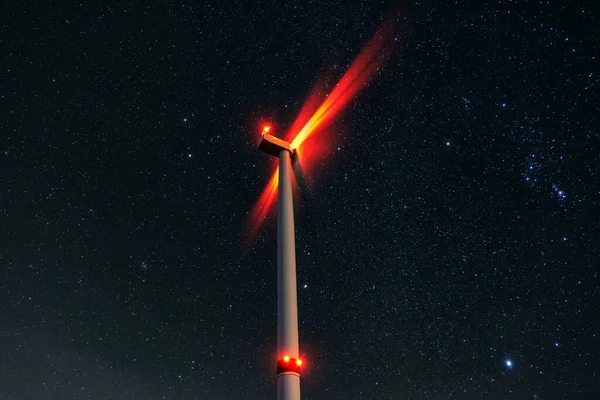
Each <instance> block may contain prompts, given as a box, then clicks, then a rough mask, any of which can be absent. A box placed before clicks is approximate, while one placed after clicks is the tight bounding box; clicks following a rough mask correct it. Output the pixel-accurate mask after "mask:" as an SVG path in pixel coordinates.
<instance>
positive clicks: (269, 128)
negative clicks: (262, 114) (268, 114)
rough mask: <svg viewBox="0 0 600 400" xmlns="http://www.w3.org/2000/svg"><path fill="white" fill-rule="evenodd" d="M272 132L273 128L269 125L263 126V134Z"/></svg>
mask: <svg viewBox="0 0 600 400" xmlns="http://www.w3.org/2000/svg"><path fill="white" fill-rule="evenodd" d="M270 130H271V127H270V126H269V125H265V126H263V133H269V131H270Z"/></svg>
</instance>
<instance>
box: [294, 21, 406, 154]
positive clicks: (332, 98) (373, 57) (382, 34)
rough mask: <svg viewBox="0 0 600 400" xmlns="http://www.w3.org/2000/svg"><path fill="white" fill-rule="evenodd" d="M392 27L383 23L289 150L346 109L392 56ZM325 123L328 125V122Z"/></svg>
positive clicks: (392, 25) (390, 23) (390, 24)
mask: <svg viewBox="0 0 600 400" xmlns="http://www.w3.org/2000/svg"><path fill="white" fill-rule="evenodd" d="M393 29H394V24H393V23H392V21H389V20H388V21H385V22H384V23H383V24H382V25H381V26H380V27H379V29H378V30H377V32H376V33H375V34H374V35H373V37H371V39H370V40H369V42H367V44H366V45H365V46H364V47H363V49H362V51H361V52H360V53H359V54H358V56H357V57H356V59H355V60H354V62H353V63H352V65H350V68H348V70H347V71H346V73H345V74H344V75H343V76H342V78H341V79H340V81H339V82H338V84H337V85H336V86H335V87H334V89H333V90H332V91H331V93H330V94H329V95H328V96H327V99H325V101H324V102H323V103H322V104H321V106H320V107H319V108H318V109H317V111H316V112H315V113H314V114H313V116H312V117H311V118H310V119H309V120H308V122H307V123H306V125H304V127H303V128H302V129H301V130H300V132H298V134H297V135H296V137H295V138H294V140H293V141H292V143H291V147H292V149H297V148H298V147H300V145H301V144H302V143H303V142H304V141H305V140H306V139H308V137H309V136H310V135H312V134H313V133H314V132H316V131H317V130H318V129H319V128H322V127H323V125H324V124H325V123H326V122H331V121H332V120H333V119H334V118H335V117H337V116H338V114H339V112H340V111H342V109H343V108H344V107H345V106H346V105H348V103H349V102H350V100H351V99H352V98H354V96H356V94H357V93H358V92H359V91H360V90H361V89H363V88H364V87H366V85H367V83H368V82H369V81H370V80H371V79H372V78H373V76H374V75H375V73H376V72H377V71H379V69H380V68H381V67H382V66H383V64H384V63H385V62H386V61H387V59H388V58H389V56H390V55H391V53H392V49H393V47H395V46H393V44H394V42H395V41H392V40H391V34H392V33H393ZM328 119H329V121H328Z"/></svg>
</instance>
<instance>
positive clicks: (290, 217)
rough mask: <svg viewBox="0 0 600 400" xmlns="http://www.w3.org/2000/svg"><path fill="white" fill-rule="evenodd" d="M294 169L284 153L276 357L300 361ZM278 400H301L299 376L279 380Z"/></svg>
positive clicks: (281, 160) (291, 374)
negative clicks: (293, 188) (293, 196)
mask: <svg viewBox="0 0 600 400" xmlns="http://www.w3.org/2000/svg"><path fill="white" fill-rule="evenodd" d="M291 169H292V162H291V153H290V151H289V150H281V151H280V152H279V188H278V190H279V192H278V203H279V204H278V211H277V356H278V358H280V357H282V356H283V355H288V356H289V357H291V358H292V359H300V355H299V354H298V353H299V350H298V295H297V285H296V243H295V238H294V205H293V198H292V171H291ZM277 400H300V375H299V374H297V373H295V372H283V373H281V374H279V375H278V376H277Z"/></svg>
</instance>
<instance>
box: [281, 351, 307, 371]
mask: <svg viewBox="0 0 600 400" xmlns="http://www.w3.org/2000/svg"><path fill="white" fill-rule="evenodd" d="M301 366H302V360H301V359H299V358H292V357H290V356H288V355H287V354H286V355H285V356H283V358H282V359H281V360H279V361H277V375H279V374H284V373H290V372H291V373H295V374H300V367H301Z"/></svg>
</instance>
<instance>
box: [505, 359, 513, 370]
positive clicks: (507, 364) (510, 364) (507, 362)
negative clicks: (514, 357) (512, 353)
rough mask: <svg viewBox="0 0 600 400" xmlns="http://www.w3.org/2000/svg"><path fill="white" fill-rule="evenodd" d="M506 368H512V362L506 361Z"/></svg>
mask: <svg viewBox="0 0 600 400" xmlns="http://www.w3.org/2000/svg"><path fill="white" fill-rule="evenodd" d="M506 366H507V367H508V368H510V367H512V361H510V360H506Z"/></svg>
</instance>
